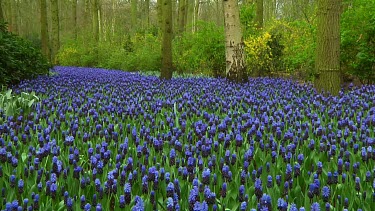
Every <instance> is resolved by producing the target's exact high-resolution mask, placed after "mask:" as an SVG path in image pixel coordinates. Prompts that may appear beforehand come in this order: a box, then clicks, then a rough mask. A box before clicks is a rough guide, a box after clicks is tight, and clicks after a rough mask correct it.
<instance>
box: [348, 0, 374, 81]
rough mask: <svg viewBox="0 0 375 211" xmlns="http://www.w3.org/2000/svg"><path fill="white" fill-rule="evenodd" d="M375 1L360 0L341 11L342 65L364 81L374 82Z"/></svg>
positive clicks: (349, 72)
mask: <svg viewBox="0 0 375 211" xmlns="http://www.w3.org/2000/svg"><path fill="white" fill-rule="evenodd" d="M373 11H375V2H374V1H372V0H358V1H354V2H353V3H352V6H351V7H348V8H347V9H346V11H345V12H344V13H343V14H342V19H341V66H342V68H343V69H344V70H345V71H346V73H348V74H350V75H353V76H356V77H358V78H359V79H360V81H361V82H362V83H375V13H374V12H373Z"/></svg>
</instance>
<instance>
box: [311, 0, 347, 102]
mask: <svg viewBox="0 0 375 211" xmlns="http://www.w3.org/2000/svg"><path fill="white" fill-rule="evenodd" d="M340 7H341V0H318V10H317V11H318V14H317V16H318V23H317V24H318V25H317V36H316V37H317V41H316V60H315V69H316V78H315V87H316V89H317V91H318V92H322V91H323V92H329V93H331V94H332V95H338V94H339V91H340V87H341V72H340V13H341V8H340Z"/></svg>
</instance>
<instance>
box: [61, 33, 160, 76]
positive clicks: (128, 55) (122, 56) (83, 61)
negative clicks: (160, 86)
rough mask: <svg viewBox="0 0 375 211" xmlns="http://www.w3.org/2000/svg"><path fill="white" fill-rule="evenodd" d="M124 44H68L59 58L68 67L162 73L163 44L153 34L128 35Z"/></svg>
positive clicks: (106, 42) (82, 42)
mask: <svg viewBox="0 0 375 211" xmlns="http://www.w3.org/2000/svg"><path fill="white" fill-rule="evenodd" d="M124 38H125V39H124V41H123V43H120V44H117V43H111V42H109V41H102V42H99V43H96V42H94V41H93V40H80V39H78V40H76V41H74V40H67V41H65V42H64V44H63V45H62V46H61V48H60V51H59V53H58V55H57V57H58V62H59V64H60V65H64V66H84V67H101V68H108V69H120V70H125V71H159V70H160V64H161V55H160V54H161V52H160V40H159V39H158V37H156V36H154V35H152V34H136V35H134V36H133V37H129V36H127V35H125V37H124ZM96 52H97V55H96Z"/></svg>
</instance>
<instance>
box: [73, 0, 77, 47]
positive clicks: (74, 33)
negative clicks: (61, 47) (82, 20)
mask: <svg viewBox="0 0 375 211" xmlns="http://www.w3.org/2000/svg"><path fill="white" fill-rule="evenodd" d="M77 1H78V0H73V1H72V4H73V5H72V18H73V37H74V39H75V40H77V34H78V32H77V31H78V30H77Z"/></svg>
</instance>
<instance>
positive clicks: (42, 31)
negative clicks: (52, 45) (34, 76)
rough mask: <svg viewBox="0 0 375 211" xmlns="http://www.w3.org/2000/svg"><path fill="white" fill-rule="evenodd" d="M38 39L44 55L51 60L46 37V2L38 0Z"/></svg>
mask: <svg viewBox="0 0 375 211" xmlns="http://www.w3.org/2000/svg"><path fill="white" fill-rule="evenodd" d="M39 2H40V39H41V45H42V52H43V54H44V56H45V57H46V58H47V59H48V61H51V55H50V49H49V41H48V40H49V37H48V20H47V2H46V0H40V1H39Z"/></svg>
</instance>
